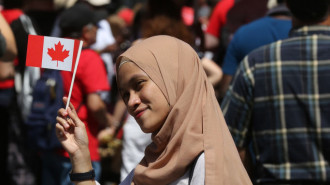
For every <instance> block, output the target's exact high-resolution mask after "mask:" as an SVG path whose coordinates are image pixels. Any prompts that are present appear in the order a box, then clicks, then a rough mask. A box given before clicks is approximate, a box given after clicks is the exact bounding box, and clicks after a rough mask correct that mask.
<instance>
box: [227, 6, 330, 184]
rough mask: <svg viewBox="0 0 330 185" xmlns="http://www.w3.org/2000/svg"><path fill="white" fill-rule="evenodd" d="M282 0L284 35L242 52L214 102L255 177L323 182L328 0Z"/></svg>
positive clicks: (329, 117) (329, 142)
mask: <svg viewBox="0 0 330 185" xmlns="http://www.w3.org/2000/svg"><path fill="white" fill-rule="evenodd" d="M285 2H286V4H287V6H288V8H289V10H290V12H291V13H292V28H293V30H292V31H291V32H290V37H289V38H288V39H284V40H279V41H277V42H273V43H271V44H268V45H266V46H263V47H261V48H258V49H256V50H254V51H253V52H251V53H250V54H248V55H247V56H246V57H245V58H244V59H243V61H242V62H241V63H240V65H239V66H238V70H237V72H236V74H235V76H234V78H233V81H232V84H231V85H230V87H229V90H228V92H227V94H226V96H225V98H224V100H223V103H222V105H221V108H222V110H223V112H224V115H225V119H226V121H227V124H228V127H229V129H230V131H231V134H232V136H233V138H234V141H235V143H236V146H237V148H238V150H239V152H240V155H241V159H242V161H243V162H244V164H246V165H247V164H251V163H249V162H248V161H249V160H250V159H249V157H248V156H247V155H246V154H248V152H247V148H248V146H249V144H250V143H251V142H252V148H253V151H254V154H255V156H253V160H254V161H255V165H254V166H252V167H248V166H246V167H247V168H248V169H251V170H252V172H253V174H254V176H255V179H256V180H255V184H272V185H276V184H279V185H283V184H298V185H319V184H329V183H330V176H329V174H330V165H329V161H330V158H329V157H330V150H329V147H330V138H329V137H328V135H329V133H328V131H329V129H330V114H329V110H330V109H329V107H330V101H329V94H330V88H329V87H330V82H329V69H330V62H329V61H330V60H329V59H330V53H329V48H330V11H329V10H330V1H329V0H318V1H312V0H286V1H285Z"/></svg>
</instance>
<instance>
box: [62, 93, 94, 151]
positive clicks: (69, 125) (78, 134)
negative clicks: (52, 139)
mask: <svg viewBox="0 0 330 185" xmlns="http://www.w3.org/2000/svg"><path fill="white" fill-rule="evenodd" d="M67 100H68V99H67V98H66V97H64V98H63V102H64V104H66V102H67ZM56 120H57V124H56V136H57V138H58V139H59V141H60V143H61V144H62V146H63V147H64V149H65V150H66V151H67V152H68V153H69V154H70V155H73V154H74V153H75V152H77V151H79V150H82V149H84V147H85V148H87V149H88V137H87V133H86V129H85V124H84V123H83V122H82V121H81V120H80V119H79V118H78V115H77V113H76V110H75V108H74V107H73V105H72V104H71V103H70V106H69V108H68V109H67V110H65V109H64V108H61V109H59V110H58V116H57V117H56Z"/></svg>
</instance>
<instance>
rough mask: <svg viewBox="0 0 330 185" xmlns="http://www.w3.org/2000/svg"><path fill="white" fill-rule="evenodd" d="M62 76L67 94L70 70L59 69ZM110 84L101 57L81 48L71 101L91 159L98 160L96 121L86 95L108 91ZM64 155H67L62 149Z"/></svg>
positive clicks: (70, 76) (69, 83) (70, 77)
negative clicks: (84, 130) (84, 126)
mask: <svg viewBox="0 0 330 185" xmlns="http://www.w3.org/2000/svg"><path fill="white" fill-rule="evenodd" d="M61 74H62V77H63V85H64V94H65V96H68V94H69V90H70V85H71V79H72V75H73V73H72V72H67V71H61ZM109 90H110V86H109V84H108V80H107V74H106V69H105V66H104V64H103V61H102V59H101V57H100V56H99V55H98V54H97V53H96V52H94V51H93V50H91V49H83V50H82V51H81V55H80V60H79V64H78V68H77V72H76V77H75V81H74V85H73V89H72V95H71V100H70V101H71V103H72V104H73V106H74V107H75V109H77V108H78V107H79V105H80V104H81V103H82V104H81V106H80V109H79V110H78V116H79V118H80V119H81V121H83V122H84V123H85V125H86V130H87V135H88V139H89V150H90V155H91V159H92V161H98V160H100V156H99V153H98V141H97V138H96V137H97V133H98V128H99V126H98V123H97V122H96V121H95V120H94V119H93V118H92V116H91V114H90V112H88V110H87V107H86V103H85V102H86V95H87V94H89V93H95V92H99V91H109ZM61 153H62V154H63V153H64V155H65V156H67V157H69V155H68V154H67V153H65V152H64V151H63V152H61Z"/></svg>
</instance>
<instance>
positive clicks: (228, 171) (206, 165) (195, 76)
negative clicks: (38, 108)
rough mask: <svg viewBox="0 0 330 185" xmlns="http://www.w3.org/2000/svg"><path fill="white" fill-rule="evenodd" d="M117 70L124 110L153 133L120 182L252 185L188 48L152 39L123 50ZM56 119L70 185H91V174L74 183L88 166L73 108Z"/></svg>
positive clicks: (80, 126) (164, 38) (87, 171)
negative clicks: (69, 167) (67, 157)
mask: <svg viewBox="0 0 330 185" xmlns="http://www.w3.org/2000/svg"><path fill="white" fill-rule="evenodd" d="M116 69H117V82H118V88H119V92H120V94H121V96H122V99H123V101H124V103H125V105H126V106H127V109H128V112H129V113H130V114H131V115H132V116H133V117H134V118H135V120H136V121H137V122H138V124H139V126H140V128H141V130H142V131H143V132H145V133H151V134H152V143H151V144H150V145H148V147H147V148H146V150H145V155H144V158H143V159H142V160H141V162H140V163H139V164H138V165H137V166H136V168H135V169H134V170H132V171H131V173H130V174H129V175H128V176H127V178H126V179H125V180H124V181H123V182H122V183H121V184H122V185H126V184H137V185H140V184H144V185H149V184H150V185H151V184H153V185H154V184H160V185H163V184H171V185H174V184H187V185H188V184H192V185H194V184H196V185H197V184H207V185H211V184H212V185H225V184H231V185H245V184H251V181H250V179H249V178H248V175H247V173H246V171H245V169H244V167H243V165H242V163H241V161H240V159H239V156H238V153H237V149H236V147H235V145H234V143H233V140H232V138H231V135H230V133H229V131H228V128H227V126H226V123H225V121H224V118H223V116H222V113H221V110H220V108H219V105H218V102H217V100H216V98H215V95H214V91H213V87H212V85H211V84H210V83H209V81H208V80H207V77H206V74H205V72H204V70H203V68H202V65H201V63H200V61H199V57H198V55H197V53H196V52H195V51H194V49H193V48H192V47H190V46H189V45H188V44H187V43H185V42H183V41H181V40H179V39H176V38H174V37H170V36H164V35H161V36H154V37H150V38H147V39H145V40H143V41H141V42H139V43H137V44H135V45H133V46H132V47H131V48H129V49H128V50H127V51H126V52H124V53H123V54H122V55H121V56H120V57H119V58H118V59H117V62H116ZM66 101H67V98H64V102H66ZM57 121H58V123H57V124H56V135H57V137H58V139H59V141H60V142H61V143H62V145H63V147H64V148H65V149H66V150H67V151H68V152H69V153H70V158H71V162H72V165H73V169H72V173H71V175H70V176H71V177H72V180H75V183H76V184H77V185H82V184H85V185H89V184H95V181H94V179H93V176H88V177H86V178H84V179H82V178H79V177H82V175H83V174H92V173H93V169H92V166H91V161H90V157H89V155H90V154H89V153H90V152H89V150H88V147H87V146H88V139H87V137H86V131H85V127H84V124H83V123H82V122H81V121H80V119H79V118H78V116H77V114H76V112H75V110H74V107H73V106H72V105H71V106H70V108H69V109H67V110H65V109H63V108H62V109H60V110H59V111H58V117H57ZM219 141H220V142H219Z"/></svg>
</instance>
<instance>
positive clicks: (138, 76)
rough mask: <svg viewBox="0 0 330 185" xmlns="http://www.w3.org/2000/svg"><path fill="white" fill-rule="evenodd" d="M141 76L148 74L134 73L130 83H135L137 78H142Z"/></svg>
mask: <svg viewBox="0 0 330 185" xmlns="http://www.w3.org/2000/svg"><path fill="white" fill-rule="evenodd" d="M141 77H146V75H144V74H135V75H133V76H132V77H131V78H130V79H129V81H128V83H129V84H131V83H133V82H134V81H135V80H136V79H138V78H141Z"/></svg>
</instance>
